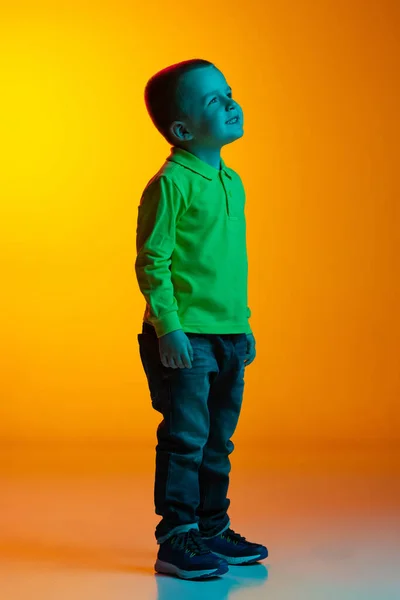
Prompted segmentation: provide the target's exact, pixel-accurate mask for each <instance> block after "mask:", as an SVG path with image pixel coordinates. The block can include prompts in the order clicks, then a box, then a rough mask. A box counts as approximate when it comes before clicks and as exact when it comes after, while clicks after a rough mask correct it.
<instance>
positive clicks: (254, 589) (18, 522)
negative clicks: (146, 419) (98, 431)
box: [0, 443, 400, 600]
mask: <svg viewBox="0 0 400 600" xmlns="http://www.w3.org/2000/svg"><path fill="white" fill-rule="evenodd" d="M259 453H260V452H259V447H258V452H257V454H259ZM254 455H255V453H252V452H251V450H250V449H249V448H246V449H244V448H243V447H242V448H239V445H237V446H236V449H235V451H234V452H233V454H232V455H231V461H232V471H231V483H230V489H229V494H228V496H229V498H230V499H231V507H230V510H229V515H230V518H231V527H232V529H234V530H235V531H237V532H238V533H240V534H241V535H243V536H245V537H246V538H247V539H248V540H250V541H254V542H259V543H262V544H265V545H266V546H267V547H268V549H269V557H268V558H267V559H266V560H264V561H262V562H260V563H258V564H255V565H252V566H243V567H233V566H231V567H230V569H229V572H228V573H227V574H226V575H224V576H222V577H220V578H215V579H210V580H206V581H183V580H180V579H177V578H174V577H171V576H167V575H159V574H156V573H155V571H154V563H155V560H156V553H157V549H158V546H157V545H156V541H155V537H154V529H155V526H156V524H157V523H158V520H159V517H158V516H157V515H155V513H154V506H153V485H154V456H155V443H154V444H153V445H152V444H151V443H150V444H149V445H143V444H140V445H134V444H123V443H121V444H94V443H92V444H45V443H43V444H32V443H30V444H28V443H25V444H21V443H8V444H2V447H1V463H0V473H1V475H0V490H1V495H0V506H1V511H0V590H1V599H2V600H28V599H29V600H36V599H37V600H80V599H81V598H82V599H84V600H128V599H129V600H171V599H173V600H176V599H177V598H179V599H182V600H200V599H201V600H204V598H207V600H213V599H215V600H228V599H232V600H233V599H235V600H240V599H246V600H261V599H263V600H266V599H271V600H289V599H290V600H303V599H304V600H314V599H315V600H317V599H318V600H331V599H332V600H350V599H351V600H399V599H400V452H399V448H384V447H376V446H374V445H365V444H364V445H362V446H360V445H357V444H353V445H352V447H349V446H348V445H347V446H346V447H344V446H341V445H339V444H333V443H331V444H325V445H321V446H317V445H314V446H312V447H311V446H309V447H307V446H304V445H303V446H301V447H300V446H299V445H292V446H291V447H288V446H286V445H282V446H279V447H278V446H277V445H270V446H268V445H267V444H266V445H265V446H264V447H263V453H262V458H261V459H258V461H255V460H254Z"/></svg>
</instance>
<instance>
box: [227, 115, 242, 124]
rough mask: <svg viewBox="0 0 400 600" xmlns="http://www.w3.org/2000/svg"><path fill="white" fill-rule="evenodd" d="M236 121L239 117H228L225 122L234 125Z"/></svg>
mask: <svg viewBox="0 0 400 600" xmlns="http://www.w3.org/2000/svg"><path fill="white" fill-rule="evenodd" d="M238 121H239V117H232V119H229V121H227V122H226V124H227V125H234V124H235V123H237V122H238Z"/></svg>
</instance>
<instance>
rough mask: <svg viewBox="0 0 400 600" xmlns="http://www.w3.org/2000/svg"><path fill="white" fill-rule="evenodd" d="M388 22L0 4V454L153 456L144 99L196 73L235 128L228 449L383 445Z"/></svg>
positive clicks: (385, 18)
mask: <svg viewBox="0 0 400 600" xmlns="http://www.w3.org/2000/svg"><path fill="white" fill-rule="evenodd" d="M398 10H399V9H398V5H397V3H396V2H394V1H392V2H382V0H375V1H372V2H368V3H365V2H361V0H354V1H353V2H348V1H344V0H339V1H336V2H327V1H323V2H316V1H315V2H311V1H307V2H304V1H303V2H300V3H299V2H295V1H294V0H281V1H279V2H269V3H264V2H260V1H259V0H249V1H248V2H247V3H246V10H245V11H244V10H243V3H242V2H238V1H237V0H232V1H231V2H229V3H216V4H215V5H212V7H211V3H207V2H206V3H204V2H199V1H197V0H195V1H194V2H187V0H184V1H183V0H181V1H180V0H177V2H175V3H174V4H173V11H172V10H169V9H168V7H167V5H166V4H165V2H161V1H160V0H154V1H153V2H148V3H145V4H144V5H143V4H142V3H139V2H131V3H129V2H122V1H118V0H117V1H111V0H107V1H103V2H82V1H80V2H79V3H78V2H68V3H56V5H54V3H45V2H43V3H41V2H39V3H37V2H36V3H24V2H12V3H11V2H10V3H8V6H7V3H5V4H4V3H3V5H2V9H1V20H0V23H1V24H0V60H1V74H2V75H1V79H2V84H3V90H2V92H1V96H0V108H1V111H0V114H1V120H2V125H1V130H2V134H1V135H2V144H1V168H0V171H1V181H0V187H1V196H2V197H1V218H0V228H1V231H0V243H1V279H2V281H1V288H2V293H1V297H0V309H1V312H0V315H1V316H0V319H1V325H0V326H1V372H2V375H1V394H2V399H1V403H0V439H1V440H2V441H3V442H7V441H12V440H14V441H15V440H16V441H52V440H53V441H59V440H65V441H80V440H110V441H116V442H119V441H135V442H142V441H146V440H147V441H148V440H153V439H154V437H155V431H156V427H157V424H158V422H159V420H160V415H159V414H158V413H156V412H155V411H153V409H152V408H151V403H150V397H149V392H148V387H147V380H146V378H145V374H144V371H143V368H142V364H141V362H140V357H139V351H138V345H137V334H138V333H139V332H140V331H141V322H142V316H143V312H144V298H143V296H142V295H141V293H140V291H139V288H138V285H137V281H136V275H135V272H134V262H135V258H136V248H135V236H136V218H137V207H138V205H139V202H140V196H141V193H142V191H143V188H144V187H145V185H146V184H147V182H148V180H149V179H150V178H151V177H152V176H153V175H154V173H155V172H156V171H157V170H158V169H159V168H160V166H161V165H162V164H163V162H164V160H165V159H166V157H167V156H168V155H169V152H170V147H169V145H168V144H167V143H166V142H165V140H164V139H163V138H162V137H161V136H160V134H159V133H158V132H157V131H156V129H155V128H154V126H153V125H152V123H151V121H150V119H149V117H148V115H147V113H146V109H145V105H144V100H143V91H144V87H145V84H146V82H147V80H148V79H149V78H150V76H151V75H153V74H154V73H155V72H156V71H158V70H160V69H162V68H164V67H165V66H167V65H169V64H172V63H175V62H179V61H181V60H186V59H189V58H195V57H199V58H205V59H207V60H210V61H212V62H214V63H215V64H216V66H217V67H218V68H219V69H221V70H222V72H223V73H224V75H225V77H226V78H227V81H228V84H229V85H231V86H232V88H233V95H234V98H235V99H236V100H237V101H238V102H239V103H240V104H241V106H242V108H243V110H244V117H245V124H244V130H245V134H244V137H243V138H242V139H240V140H239V141H237V142H235V143H233V144H231V145H230V146H227V147H225V148H224V149H223V151H222V156H223V158H224V160H225V161H226V163H227V164H228V165H229V166H231V167H232V168H234V169H235V170H237V171H238V172H239V174H240V175H241V177H242V179H243V182H244V185H245V188H246V192H247V204H246V218H247V239H248V258H249V305H250V307H251V310H252V318H251V321H250V322H251V325H252V328H253V331H254V335H255V338H256V343H257V346H256V348H257V356H256V359H255V361H254V362H253V364H252V365H251V366H249V367H248V368H247V369H246V375H245V378H246V387H245V396H244V404H243V411H242V415H241V419H240V422H239V426H238V430H237V434H235V441H236V442H237V443H238V444H240V443H243V447H244V446H245V445H249V446H251V445H252V444H257V446H258V447H262V446H263V444H265V443H267V442H268V441H269V440H277V441H279V443H282V444H285V443H286V442H288V443H289V442H290V443H291V442H295V441H296V440H303V441H306V442H312V443H314V442H321V441H332V440H333V441H334V440H338V441H339V442H343V443H347V442H354V441H359V442H363V443H364V442H368V443H369V442H379V443H380V442H383V443H384V444H388V445H393V444H396V443H397V442H398V441H399V431H400V406H399V397H400V368H399V339H400V317H399V306H400V293H399V291H400V290H399V288H400V285H399V281H400V269H399V266H400V265H399V257H400V244H399V235H400V233H399V232H400V219H399V216H400V215H399V213H400V211H399V186H398V140H399V133H400V132H399V121H398V108H399V83H398V73H399V64H398V57H399V55H400V53H399V38H398V16H399V14H398ZM396 167H397V172H396Z"/></svg>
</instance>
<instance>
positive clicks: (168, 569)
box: [154, 558, 229, 579]
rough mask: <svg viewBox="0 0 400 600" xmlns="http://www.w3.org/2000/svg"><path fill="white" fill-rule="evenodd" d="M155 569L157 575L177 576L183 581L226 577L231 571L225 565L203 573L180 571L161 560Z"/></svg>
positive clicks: (157, 561) (158, 560) (157, 562)
mask: <svg viewBox="0 0 400 600" xmlns="http://www.w3.org/2000/svg"><path fill="white" fill-rule="evenodd" d="M154 569H155V570H156V571H157V573H163V574H167V575H176V576H178V577H180V578H181V579H208V578H209V577H216V576H218V575H224V573H227V572H228V571H229V567H228V566H227V565H224V564H222V565H219V566H218V567H216V568H215V569H205V570H201V571H185V570H183V569H180V568H179V567H177V566H176V565H173V564H172V563H167V562H164V561H163V560H160V559H159V558H158V559H157V560H156V563H155V565H154Z"/></svg>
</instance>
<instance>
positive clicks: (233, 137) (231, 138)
mask: <svg viewBox="0 0 400 600" xmlns="http://www.w3.org/2000/svg"><path fill="white" fill-rule="evenodd" d="M243 136H244V131H243V129H241V130H239V131H237V132H235V133H234V134H232V135H230V136H229V137H228V138H227V140H226V142H225V143H224V146H226V144H232V142H236V140H240V138H241V137H243Z"/></svg>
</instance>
